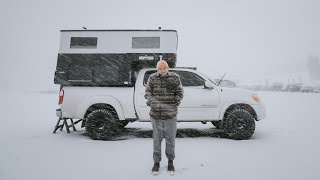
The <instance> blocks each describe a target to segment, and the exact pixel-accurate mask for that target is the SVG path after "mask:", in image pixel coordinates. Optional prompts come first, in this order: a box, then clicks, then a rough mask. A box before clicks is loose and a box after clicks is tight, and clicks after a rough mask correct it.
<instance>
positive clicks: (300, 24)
mask: <svg viewBox="0 0 320 180" xmlns="http://www.w3.org/2000/svg"><path fill="white" fill-rule="evenodd" d="M0 22H1V23H0V26H1V28H0V34H1V41H0V49H1V58H0V61H1V65H0V73H1V74H0V78H1V79H0V80H1V88H6V89H11V88H16V87H24V88H27V89H31V88H35V89H47V88H52V87H55V86H54V84H53V75H54V71H55V65H56V59H57V53H58V49H59V40H60V39H59V38H60V30H61V29H81V28H82V27H83V26H85V27H87V28H88V29H157V28H158V27H159V26H161V27H162V29H176V30H177V31H178V34H179V47H178V63H177V65H178V66H196V67H198V70H199V71H201V72H203V73H205V74H207V75H209V76H216V77H218V76H222V75H223V73H224V72H226V73H227V76H226V78H230V79H246V80H247V79H264V78H266V77H270V76H276V75H277V74H281V73H283V72H285V73H286V72H291V73H292V72H298V71H305V70H306V60H307V57H308V56H309V55H315V56H320V1H317V0H313V1H312V0H300V1H297V0H261V1H258V0H221V1H215V0H211V1H209V0H208V1H201V0H198V1H187V0H180V1H167V0H165V1H164V0H162V1H152V0H144V1H133V0H127V1H124V0H115V1H109V0H108V1H107V0H101V1H94V0H90V1H89V0H87V1H84V0H72V1H63V0H54V1H40V0H39V1H34V0H28V1H22V0H21V1H15V0H1V2H0Z"/></svg>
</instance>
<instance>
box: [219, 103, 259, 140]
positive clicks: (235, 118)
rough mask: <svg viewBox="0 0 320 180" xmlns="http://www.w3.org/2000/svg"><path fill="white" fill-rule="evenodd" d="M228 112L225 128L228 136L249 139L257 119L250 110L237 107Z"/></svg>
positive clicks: (224, 123)
mask: <svg viewBox="0 0 320 180" xmlns="http://www.w3.org/2000/svg"><path fill="white" fill-rule="evenodd" d="M226 113H227V114H226V116H225V119H224V122H223V128H224V131H225V132H224V133H225V135H226V137H227V138H230V139H236V140H243V139H249V138H250V137H251V136H252V135H253V133H254V131H255V119H254V116H253V115H252V114H251V113H250V112H249V111H248V110H246V109H244V108H235V109H232V110H231V111H229V112H226Z"/></svg>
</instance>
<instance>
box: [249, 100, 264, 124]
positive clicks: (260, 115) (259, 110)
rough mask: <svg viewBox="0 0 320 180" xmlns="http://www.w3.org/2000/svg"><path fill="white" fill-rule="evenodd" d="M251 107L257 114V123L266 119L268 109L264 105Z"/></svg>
mask: <svg viewBox="0 0 320 180" xmlns="http://www.w3.org/2000/svg"><path fill="white" fill-rule="evenodd" d="M251 106H252V108H253V109H254V111H255V112H256V113H257V121H260V120H261V119H264V118H266V107H265V106H264V105H263V104H255V105H251Z"/></svg>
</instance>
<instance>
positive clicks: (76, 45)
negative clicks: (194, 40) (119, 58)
mask: <svg viewBox="0 0 320 180" xmlns="http://www.w3.org/2000/svg"><path fill="white" fill-rule="evenodd" d="M60 32H61V37H60V50H59V53H60V54H124V53H173V54H176V53H177V45H178V34H177V31H176V30H61V31H60Z"/></svg>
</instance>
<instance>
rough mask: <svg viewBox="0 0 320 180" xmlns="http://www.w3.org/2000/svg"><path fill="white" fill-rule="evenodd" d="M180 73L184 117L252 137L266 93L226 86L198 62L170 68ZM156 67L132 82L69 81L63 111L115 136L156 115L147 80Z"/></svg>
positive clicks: (98, 135) (92, 130)
mask: <svg viewBox="0 0 320 180" xmlns="http://www.w3.org/2000/svg"><path fill="white" fill-rule="evenodd" d="M169 71H170V72H175V73H177V74H178V75H179V76H180V79H181V83H182V86H183V89H184V98H183V100H182V101H181V104H180V106H179V108H178V115H177V121H178V122H202V123H205V122H211V123H212V124H213V125H214V126H215V127H216V128H217V129H221V130H222V131H223V133H224V134H225V135H226V136H227V137H228V138H231V139H237V140H242V139H249V138H250V137H251V136H252V135H253V133H254V131H255V121H259V120H261V119H264V118H265V117H266V110H265V106H264V104H263V102H262V101H261V99H260V97H259V96H258V95H257V94H256V93H255V92H253V91H249V90H245V89H239V88H235V87H222V86H220V85H219V83H217V82H216V81H214V80H212V79H210V78H209V77H208V76H207V75H205V74H203V73H201V72H199V71H197V70H195V69H194V68H182V67H181V68H179V67H176V68H169ZM155 72H156V69H155V68H142V69H141V70H140V71H138V72H137V73H136V74H135V76H136V77H135V78H136V81H135V84H134V85H133V86H130V87H83V86H64V87H62V88H61V90H60V94H59V106H60V107H59V109H57V111H56V112H57V113H56V114H57V116H58V117H67V118H78V119H82V120H83V122H82V123H83V125H82V126H83V127H85V129H86V131H87V133H88V135H89V136H90V137H91V138H92V139H106V138H110V137H112V136H115V135H116V133H117V132H118V130H119V129H121V128H124V127H125V126H126V125H127V124H128V123H129V122H134V121H139V122H148V121H150V117H149V111H150V107H149V106H147V104H146V101H147V100H146V99H145V98H144V94H145V88H146V87H145V86H146V83H147V81H148V78H149V76H150V75H151V74H152V73H155Z"/></svg>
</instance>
